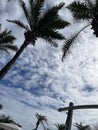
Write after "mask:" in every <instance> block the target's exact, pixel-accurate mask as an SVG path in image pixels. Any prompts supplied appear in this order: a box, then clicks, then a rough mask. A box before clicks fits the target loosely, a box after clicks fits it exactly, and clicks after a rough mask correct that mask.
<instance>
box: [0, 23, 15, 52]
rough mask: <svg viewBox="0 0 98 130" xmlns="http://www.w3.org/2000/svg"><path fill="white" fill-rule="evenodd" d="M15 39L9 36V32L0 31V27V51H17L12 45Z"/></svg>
mask: <svg viewBox="0 0 98 130" xmlns="http://www.w3.org/2000/svg"><path fill="white" fill-rule="evenodd" d="M15 39H16V38H15V37H14V36H13V35H12V34H11V31H8V30H7V29H5V30H4V31H1V25H0V50H1V51H5V52H6V53H9V50H12V51H17V47H16V46H15V45H13V42H14V40H15Z"/></svg>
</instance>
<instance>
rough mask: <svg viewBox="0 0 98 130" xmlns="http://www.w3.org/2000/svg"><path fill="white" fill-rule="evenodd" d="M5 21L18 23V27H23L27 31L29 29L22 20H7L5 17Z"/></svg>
mask: <svg viewBox="0 0 98 130" xmlns="http://www.w3.org/2000/svg"><path fill="white" fill-rule="evenodd" d="M7 21H8V22H11V23H14V24H16V25H18V26H19V27H21V28H24V29H25V30H27V31H28V30H29V27H28V26H27V25H25V24H24V23H23V22H21V21H20V20H8V19H7Z"/></svg>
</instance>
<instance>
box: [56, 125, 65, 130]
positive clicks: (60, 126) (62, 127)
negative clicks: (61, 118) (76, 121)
mask: <svg viewBox="0 0 98 130" xmlns="http://www.w3.org/2000/svg"><path fill="white" fill-rule="evenodd" d="M56 127H57V129H58V130H65V124H56Z"/></svg>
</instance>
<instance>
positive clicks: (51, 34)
mask: <svg viewBox="0 0 98 130" xmlns="http://www.w3.org/2000/svg"><path fill="white" fill-rule="evenodd" d="M38 36H39V37H43V36H44V37H47V38H51V39H55V40H56V39H58V40H64V39H65V37H64V36H63V35H62V34H61V33H59V32H58V31H55V30H49V29H46V30H43V31H41V32H39V34H38Z"/></svg>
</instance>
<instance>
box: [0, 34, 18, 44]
mask: <svg viewBox="0 0 98 130" xmlns="http://www.w3.org/2000/svg"><path fill="white" fill-rule="evenodd" d="M14 40H16V38H15V37H14V36H12V35H7V36H5V37H3V38H0V45H1V44H2V43H13V41H14Z"/></svg>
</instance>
